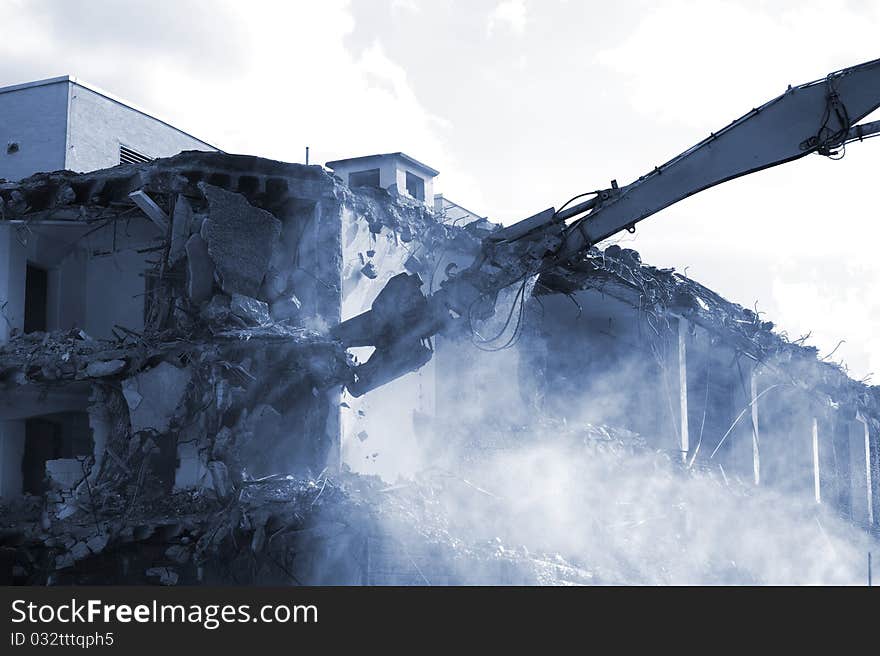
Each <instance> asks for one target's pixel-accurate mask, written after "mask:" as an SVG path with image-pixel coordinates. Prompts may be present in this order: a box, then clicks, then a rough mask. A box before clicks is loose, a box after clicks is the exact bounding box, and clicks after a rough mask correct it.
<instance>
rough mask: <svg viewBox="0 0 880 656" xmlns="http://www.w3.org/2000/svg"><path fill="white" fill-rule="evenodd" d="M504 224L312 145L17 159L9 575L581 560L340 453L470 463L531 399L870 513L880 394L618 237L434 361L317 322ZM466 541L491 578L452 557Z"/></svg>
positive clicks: (558, 415) (547, 277) (302, 572)
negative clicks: (338, 334) (391, 366)
mask: <svg viewBox="0 0 880 656" xmlns="http://www.w3.org/2000/svg"><path fill="white" fill-rule="evenodd" d="M493 228H494V227H493V226H492V224H490V223H488V222H487V221H484V220H476V221H472V222H470V223H467V224H462V223H455V222H444V221H443V220H442V218H441V217H438V216H437V214H436V213H434V212H433V211H431V210H430V209H429V208H428V206H426V204H425V203H424V202H420V199H418V198H415V199H412V198H407V197H406V196H400V195H392V194H389V193H388V192H387V191H385V190H382V189H375V188H371V187H361V188H356V189H351V188H349V186H347V185H346V184H344V183H343V182H342V181H341V180H340V179H339V178H336V177H334V176H333V175H331V174H329V173H328V172H327V171H325V170H324V169H322V168H321V167H319V166H302V165H297V164H285V163H280V162H273V161H269V160H264V159H260V158H255V157H245V156H233V155H226V154H221V153H197V152H186V153H182V154H180V155H177V156H175V157H172V158H168V159H160V160H155V161H152V162H149V163H132V164H124V165H121V166H117V167H114V168H111V169H105V170H100V171H95V172H92V173H83V174H74V173H71V172H66V171H62V172H57V173H41V174H37V175H35V176H32V177H30V178H27V179H25V180H22V181H20V182H5V183H0V267H2V269H0V305H2V320H0V343H2V346H0V495H2V497H3V502H4V508H3V517H2V518H0V524H2V526H0V528H2V541H3V555H4V558H3V562H4V566H7V568H8V572H9V573H8V576H9V577H11V578H12V580H14V581H16V582H39V583H46V582H49V583H59V582H62V583H63V582H77V583H81V582H93V583H98V582H146V581H155V582H161V583H166V584H173V583H176V582H195V581H227V582H248V581H250V582H252V581H262V582H270V581H277V582H293V583H300V582H305V583H340V582H342V583H407V582H412V583H424V582H425V581H427V580H428V578H430V579H431V580H433V581H438V580H439V581H443V582H453V583H454V582H518V583H528V582H542V581H543V582H547V581H548V580H550V579H553V577H555V579H554V580H565V581H571V582H589V581H590V580H591V577H592V574H590V573H589V572H587V571H585V570H583V569H579V568H578V567H576V566H572V565H570V564H568V563H564V562H558V561H553V562H548V561H546V560H542V559H541V558H537V557H534V556H524V555H522V554H511V553H509V552H508V553H507V554H506V555H505V556H504V557H503V558H502V557H499V555H498V551H497V550H493V551H492V552H491V554H490V555H487V553H485V552H482V551H480V550H479V549H476V550H474V549H471V550H468V551H463V550H462V549H461V545H460V544H457V545H456V544H453V543H454V540H453V541H450V540H448V539H447V540H445V541H444V540H439V539H436V538H437V537H438V536H437V534H432V536H429V537H430V538H435V539H429V537H425V535H424V530H423V531H421V532H420V531H419V530H418V529H417V528H415V527H414V526H417V525H419V524H420V522H421V519H420V518H423V517H422V515H421V514H419V513H416V512H414V511H413V508H414V507H418V508H420V512H426V510H425V507H424V504H423V503H422V501H419V502H418V503H416V506H412V505H405V506H404V505H402V504H404V502H403V501H400V502H393V501H389V497H388V495H387V492H388V488H387V485H386V484H385V483H382V482H381V481H379V480H378V479H376V478H374V477H369V476H357V475H356V474H353V473H351V471H352V470H354V471H366V472H367V473H370V472H371V471H375V470H370V462H371V459H372V460H375V459H376V456H377V455H379V454H374V453H371V452H370V449H371V447H370V446H369V445H370V444H371V440H372V439H373V438H372V437H371V435H373V436H375V435H376V434H377V433H379V432H381V431H383V430H387V431H389V432H391V431H392V430H393V431H394V432H395V433H399V434H400V443H401V450H404V449H406V448H409V449H410V450H411V451H413V452H415V451H419V452H420V453H425V454H429V455H427V456H425V457H426V458H427V459H428V460H429V461H430V462H427V463H426V462H424V460H422V461H419V462H417V458H416V457H415V456H413V458H414V460H413V463H411V464H412V465H413V469H415V468H416V466H417V465H419V466H422V467H424V466H426V465H434V464H436V463H441V462H442V463H443V464H444V465H445V466H447V465H448V466H449V467H453V466H455V467H457V468H458V469H457V471H458V472H460V473H462V472H464V473H462V474H461V475H462V476H463V475H465V473H466V472H474V471H479V467H480V453H481V450H486V449H499V448H504V442H505V440H506V439H516V435H522V434H523V432H522V431H519V432H517V430H514V429H513V426H514V425H517V426H520V427H521V426H523V425H526V424H528V423H529V422H533V421H537V420H538V419H536V418H539V417H542V418H552V421H555V422H561V423H559V424H558V425H559V426H560V429H559V430H560V431H563V432H564V431H566V430H569V429H570V428H571V427H572V426H588V427H591V428H589V429H588V430H589V431H594V432H595V431H596V430H598V429H596V427H597V426H599V425H602V426H606V425H607V426H611V427H615V428H617V429H621V430H622V431H623V432H626V433H627V434H638V435H640V436H641V438H642V442H641V443H642V444H643V448H644V449H648V450H652V451H656V452H666V453H671V454H672V456H673V459H674V460H675V461H676V462H679V463H680V466H681V467H682V468H684V469H700V470H713V471H717V472H718V473H719V475H720V476H722V477H723V478H724V479H725V480H728V479H729V480H739V481H741V482H742V484H746V483H748V484H752V485H761V486H778V487H779V488H780V489H784V490H785V491H786V492H791V493H793V494H797V495H805V496H806V497H812V498H814V499H815V501H816V502H821V503H823V504H826V505H830V506H832V507H834V508H835V509H836V510H837V511H838V513H839V514H841V515H843V516H845V517H847V518H848V519H850V520H851V521H852V522H853V523H855V524H857V525H859V526H861V527H864V528H866V529H868V530H875V526H876V523H875V509H876V508H878V506H877V504H878V503H880V497H878V482H880V476H878V453H880V450H878V434H880V433H878V430H880V397H878V393H877V390H876V389H875V388H872V387H868V386H866V385H864V384H862V383H858V382H856V381H853V380H851V379H850V378H848V377H847V376H846V374H845V372H844V371H842V370H841V369H840V368H839V367H837V366H835V365H833V364H830V363H828V362H824V361H820V360H818V359H817V357H816V353H815V351H814V350H812V349H810V348H808V347H805V346H804V345H803V344H801V343H800V342H799V341H791V340H788V339H786V338H785V337H784V336H781V335H779V334H777V333H774V332H773V330H772V328H773V326H772V324H769V323H768V322H764V321H762V320H761V319H760V318H759V317H758V316H757V315H756V314H755V313H753V312H751V311H749V310H746V309H743V308H741V307H739V306H736V305H733V304H731V303H729V302H727V301H725V300H724V299H722V298H720V297H719V296H718V295H716V294H714V293H713V292H711V291H710V290H708V289H706V288H705V287H702V286H701V285H699V284H697V283H695V282H694V281H692V280H690V279H688V278H686V277H684V276H681V275H680V274H677V273H675V272H674V271H671V270H658V269H655V268H652V267H649V266H646V265H644V264H642V263H641V261H640V259H639V257H638V254H637V253H635V252H634V251H630V250H626V249H620V248H619V247H617V246H611V247H609V248H607V249H605V250H604V251H599V250H596V249H593V250H591V251H590V252H589V253H588V254H585V256H584V257H583V258H582V259H581V260H579V261H578V262H576V263H574V264H571V265H568V266H566V267H559V268H557V269H555V270H553V271H548V272H545V273H544V274H542V275H541V277H540V278H539V279H538V280H537V281H536V284H535V287H534V293H533V294H531V295H530V298H529V299H528V300H527V301H524V302H523V303H522V308H521V310H519V318H520V321H519V322H517V326H516V331H517V332H516V338H517V339H516V340H512V341H511V344H512V348H508V349H502V350H498V351H489V352H487V350H486V349H483V348H480V343H479V342H477V343H476V344H475V343H473V341H472V340H467V339H455V338H451V337H448V338H446V337H438V338H437V340H436V341H435V343H434V345H433V348H434V352H435V357H434V359H433V361H432V362H431V363H430V364H429V365H427V366H426V367H424V368H423V369H421V370H420V371H418V372H414V373H412V374H409V375H407V376H405V377H404V378H401V379H399V380H397V381H394V382H393V383H391V384H389V385H386V386H385V387H383V388H380V389H377V390H374V391H373V392H370V393H369V394H367V395H366V396H364V397H362V398H358V399H355V398H353V397H351V396H350V395H349V394H347V393H346V392H345V391H344V388H343V386H344V385H345V384H346V383H347V382H350V381H351V377H352V375H353V374H352V365H353V363H354V361H355V358H356V357H358V356H359V355H361V356H362V354H358V353H356V352H346V351H345V350H344V349H343V348H342V346H341V345H340V344H339V343H337V342H334V341H333V340H332V339H331V338H330V337H329V336H328V328H330V327H331V326H333V325H335V324H337V323H338V322H339V321H340V320H342V319H347V318H349V317H351V316H354V315H356V314H358V313H360V312H362V311H364V310H366V309H367V308H369V306H370V304H371V303H372V301H373V299H374V298H375V296H376V295H377V294H378V292H379V291H380V290H381V289H382V287H383V285H384V283H385V282H386V281H387V280H388V279H389V278H390V277H391V276H393V275H396V274H398V273H400V272H402V271H409V272H411V273H418V274H419V275H420V276H421V277H422V279H423V281H424V283H425V285H426V286H427V287H430V288H432V289H434V288H436V285H437V284H439V279H440V278H442V276H443V272H444V271H445V270H446V269H447V267H449V266H450V264H451V263H456V262H467V261H468V260H469V258H472V257H473V256H474V255H475V254H476V253H477V252H478V250H479V248H480V240H481V238H482V237H483V236H485V235H486V234H488V233H489V232H491V231H492V230H493ZM499 377H501V378H503V379H504V380H505V381H506V382H507V384H506V385H504V386H503V389H500V388H499V386H498V380H499ZM636 381H637V382H638V384H636ZM477 424H478V425H479V427H480V428H479V430H474V429H473V427H474V426H475V425H477ZM487 425H491V426H494V427H495V430H487V429H486V426H487ZM469 427H471V428H470V430H469ZM602 430H606V431H607V429H602ZM600 432H601V431H600ZM603 434H605V433H603ZM462 436H463V437H462ZM459 437H460V438H461V439H458V438H459ZM414 444H415V445H417V448H416V447H414V446H413V445H414ZM363 445H366V447H364V448H367V452H366V453H367V455H366V456H364V451H363V448H362V446H363ZM407 445H408V446H407ZM462 445H464V446H466V447H467V448H459V447H462ZM453 447H455V448H454V449H453ZM462 480H464V479H462ZM377 499H378V501H377ZM410 501H411V500H410ZM395 503H398V505H397V506H395ZM407 503H409V502H407ZM383 504H385V505H388V506H390V507H392V508H394V507H397V508H398V509H400V512H399V513H398V514H397V515H396V516H395V525H399V524H400V523H401V522H402V523H405V524H406V523H407V522H406V521H404V520H408V521H409V524H408V525H407V528H406V529H405V530H404V531H403V532H404V533H406V532H409V533H408V534H410V533H411V534H412V535H420V536H421V537H420V538H419V539H420V540H421V542H418V540H416V542H418V544H420V545H421V546H414V544H415V543H416V542H413V541H412V540H410V541H409V543H408V544H409V547H408V548H407V549H406V550H405V552H406V557H405V558H403V557H400V553H401V552H400V549H399V542H400V532H397V531H396V532H395V535H394V536H390V535H389V532H388V530H387V525H386V524H379V523H376V522H374V521H373V520H372V519H370V518H375V517H376V516H377V515H382V514H383V513H385V514H387V513H388V512H389V510H388V509H387V508H385V507H383ZM419 504H422V505H419ZM354 517H357V518H358V519H356V520H355V519H353V518H354ZM380 526H381V528H377V527H380ZM431 526H434V525H433V524H432V525H431ZM422 528H424V526H422ZM395 545H398V546H395ZM438 545H439V546H438ZM451 545H452V546H451ZM502 552H503V550H502ZM463 553H465V555H462V554H463ZM438 554H440V555H439V556H438ZM450 554H451V555H450ZM441 556H442V557H441ZM462 558H464V559H466V560H468V561H469V562H471V563H472V564H473V563H474V562H477V563H478V564H479V566H478V567H476V568H474V567H469V568H467V569H468V571H469V572H474V571H478V572H480V574H479V576H478V577H477V578H473V577H472V578H462V577H460V576H456V575H453V574H450V573H449V572H451V571H457V570H456V569H455V568H447V570H446V573H445V574H444V573H443V572H442V571H438V569H437V568H438V565H437V563H438V562H440V563H447V564H448V563H449V562H450V559H452V560H455V559H459V560H460V559H462ZM431 563H434V565H433V567H434V569H433V570H431V569H429V568H431V567H432V565H431ZM440 569H441V570H442V569H443V568H442V567H440ZM429 575H430V576H429Z"/></svg>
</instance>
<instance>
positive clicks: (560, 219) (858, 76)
mask: <svg viewBox="0 0 880 656" xmlns="http://www.w3.org/2000/svg"><path fill="white" fill-rule="evenodd" d="M878 107H880V59H877V60H874V61H871V62H867V63H864V64H860V65H858V66H853V67H850V68H845V69H843V70H840V71H836V72H834V73H831V74H829V75H828V76H827V77H825V78H823V79H821V80H818V81H816V82H810V83H808V84H802V85H800V86H797V87H789V88H788V90H786V92H785V93H783V94H782V95H781V96H779V97H777V98H774V99H773V100H771V101H769V102H767V103H765V104H764V105H761V106H760V107H757V108H755V109H752V110H751V111H750V112H748V113H747V114H746V115H744V116H743V117H741V118H739V119H737V120H736V121H733V122H732V123H731V124H730V125H728V126H727V127H725V128H723V129H722V130H719V131H718V132H715V133H712V134H710V135H709V136H708V137H707V138H706V139H704V140H703V141H701V142H700V143H698V144H696V145H695V146H693V147H691V148H689V149H688V150H686V151H685V152H683V153H682V154H680V155H678V156H677V157H674V158H673V159H671V160H670V161H668V162H666V163H665V164H662V165H661V166H657V167H655V168H654V169H653V170H652V171H650V172H648V173H647V174H645V175H643V176H641V177H640V178H639V179H638V180H635V181H633V182H631V183H630V184H628V185H626V186H623V187H621V186H619V185H618V184H617V182H616V181H612V183H611V187H610V188H608V189H601V190H597V191H595V192H590V193H588V194H583V195H582V196H581V197H583V196H590V198H589V199H588V200H584V201H581V202H579V203H577V204H575V205H570V206H569V205H568V204H566V206H564V207H562V208H560V209H559V210H556V209H555V208H549V209H547V210H544V211H543V212H540V213H538V214H536V215H534V216H532V217H529V218H527V219H525V220H523V221H520V222H518V223H515V224H513V225H511V226H508V227H505V228H502V229H501V230H497V231H495V232H494V233H492V234H491V235H490V236H489V237H487V238H486V239H485V240H484V242H483V248H482V251H481V253H480V255H479V256H478V257H477V258H476V259H475V260H474V262H473V264H472V265H471V266H470V267H468V268H467V269H466V270H464V271H463V272H461V273H459V274H457V275H453V276H450V277H448V278H447V280H445V281H444V282H443V283H441V288H440V290H438V291H436V292H435V293H433V294H431V295H429V296H425V295H424V294H423V293H422V291H421V289H420V288H421V280H420V279H419V277H418V276H417V275H414V274H405V273H404V274H400V275H398V276H395V277H394V278H392V279H391V280H389V282H388V284H387V286H386V287H385V289H383V290H382V292H381V293H380V294H379V296H378V297H377V299H376V301H375V302H374V303H373V306H372V309H371V310H369V311H367V312H365V313H363V314H361V315H358V316H356V317H354V318H352V319H349V320H348V321H345V322H343V323H341V324H339V326H337V327H336V328H335V329H334V331H333V334H334V336H335V337H336V338H337V339H339V340H340V341H342V342H343V344H345V345H346V346H374V347H376V349H375V351H374V353H373V355H372V356H371V357H370V359H369V360H368V361H367V362H366V363H364V364H362V365H360V366H359V367H358V368H357V369H356V371H355V380H354V381H353V382H351V383H349V384H348V389H349V391H350V392H351V393H352V394H354V395H356V396H359V395H361V394H363V393H365V392H367V391H369V390H370V389H374V388H375V387H378V386H379V385H382V384H384V383H386V382H388V381H390V380H393V379H395V378H397V377H399V376H401V375H403V374H405V373H407V372H409V371H413V370H416V369H418V368H419V367H421V366H422V365H424V364H425V363H426V362H427V361H428V360H429V359H430V357H431V349H430V345H429V341H428V340H429V338H430V337H431V336H433V335H435V334H437V333H442V332H444V331H447V330H450V329H451V328H452V327H453V326H454V325H455V324H457V323H460V322H461V321H465V322H467V323H470V322H471V321H472V320H474V319H485V318H488V317H490V316H491V315H492V313H493V312H494V304H495V299H496V297H497V294H498V292H499V291H500V290H501V289H503V288H505V287H507V286H509V285H512V284H514V283H516V282H518V281H522V280H524V279H525V278H527V277H529V276H531V275H534V274H536V273H538V272H540V271H541V270H544V269H546V268H547V267H549V266H553V265H560V264H564V263H565V262H567V261H570V260H571V259H573V258H576V257H578V256H580V255H582V254H583V253H584V252H586V251H587V250H588V249H589V248H590V247H591V246H593V245H594V244H597V243H599V242H601V241H602V240H604V239H607V238H608V237H611V236H612V235H615V234H617V233H619V232H621V231H622V230H630V231H634V230H635V224H636V223H638V222H639V221H641V220H643V219H646V218H647V217H649V216H651V215H652V214H655V213H657V212H659V211H660V210H662V209H664V208H666V207H669V206H670V205H672V204H674V203H677V202H678V201H680V200H683V199H684V198H687V197H688V196H692V195H693V194H696V193H698V192H700V191H702V190H704V189H708V188H710V187H713V186H715V185H718V184H721V183H722V182H726V181H727V180H732V179H734V178H737V177H740V176H743V175H748V174H749V173H754V172H756V171H760V170H762V169H766V168H769V167H771V166H776V165H778V164H784V163H785V162H790V161H793V160H796V159H800V158H801V157H804V156H806V155H809V154H811V153H818V154H821V155H825V156H828V157H837V156H838V155H839V154H840V152H841V149H843V148H844V147H845V146H846V144H847V143H849V142H851V141H856V140H862V139H865V138H867V137H871V136H874V135H878V134H880V121H876V122H874V123H867V124H863V125H858V122H859V121H860V120H862V119H863V118H865V117H866V116H867V115H868V114H870V113H871V112H873V111H874V110H875V109H877V108H878ZM576 198H578V197H576Z"/></svg>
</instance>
